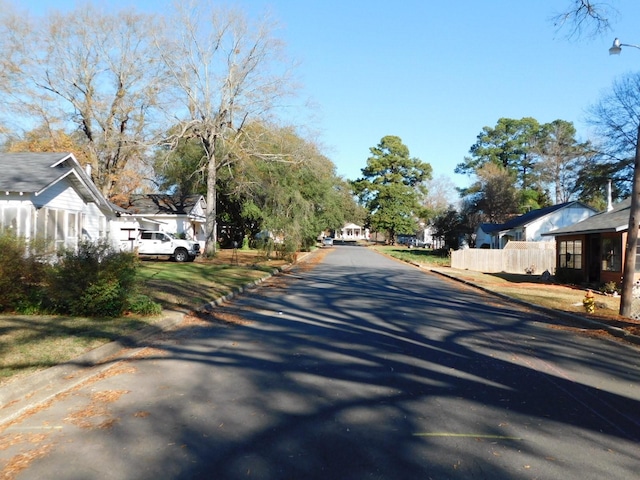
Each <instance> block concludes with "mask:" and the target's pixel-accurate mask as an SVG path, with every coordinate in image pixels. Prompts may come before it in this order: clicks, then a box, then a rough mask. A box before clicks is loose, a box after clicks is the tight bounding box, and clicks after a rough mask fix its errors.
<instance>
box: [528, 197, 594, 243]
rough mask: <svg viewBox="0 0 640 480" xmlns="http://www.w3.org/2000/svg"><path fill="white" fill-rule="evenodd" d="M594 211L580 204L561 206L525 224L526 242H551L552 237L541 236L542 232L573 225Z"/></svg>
mask: <svg viewBox="0 0 640 480" xmlns="http://www.w3.org/2000/svg"><path fill="white" fill-rule="evenodd" d="M594 213H595V212H594V211H593V210H590V209H588V208H584V207H582V206H580V205H573V206H571V207H566V208H562V209H560V210H558V211H556V212H553V213H551V214H549V215H547V216H545V217H544V218H540V219H538V220H536V221H535V222H532V223H531V224H529V225H527V238H526V241H528V242H540V241H542V242H552V241H554V237H552V236H544V237H543V236H542V234H543V233H547V232H550V231H552V230H555V229H557V228H562V227H568V226H570V225H574V224H576V223H578V222H581V221H582V220H585V219H587V218H589V217H590V216H591V215H593V214H594Z"/></svg>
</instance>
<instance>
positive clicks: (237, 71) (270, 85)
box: [157, 3, 292, 255]
mask: <svg viewBox="0 0 640 480" xmlns="http://www.w3.org/2000/svg"><path fill="white" fill-rule="evenodd" d="M177 11H178V13H177V14H176V16H175V17H174V20H175V23H174V28H173V29H172V30H173V31H172V35H174V36H173V37H171V38H158V40H157V41H158V46H159V47H160V53H161V56H162V59H163V61H164V62H165V64H166V66H167V67H168V68H169V70H170V71H171V75H172V77H173V82H174V83H175V88H174V90H173V92H172V93H173V94H174V95H175V98H176V100H177V102H179V103H178V104H179V109H178V110H177V111H176V110H171V113H173V114H174V118H173V123H174V125H175V128H174V130H173V135H172V137H171V138H170V139H169V140H170V141H171V144H172V145H174V146H175V145H177V144H178V142H179V141H180V140H184V139H188V138H194V139H197V140H198V141H199V142H200V143H201V144H202V148H203V151H204V155H203V158H202V162H201V165H200V168H201V169H202V170H203V172H204V173H206V179H207V212H206V231H207V245H206V251H205V253H206V255H215V252H216V241H217V222H216V211H217V209H216V199H217V193H216V180H217V172H218V170H219V169H220V168H223V167H225V166H227V165H229V163H230V162H233V161H234V155H233V154H232V152H233V151H234V149H233V145H234V144H237V143H238V140H239V138H240V136H241V135H242V134H243V133H244V127H245V126H246V125H247V123H248V121H250V120H255V119H262V120H264V119H266V118H267V117H268V114H269V113H270V112H272V111H273V109H274V108H275V107H276V106H277V104H276V102H277V101H278V99H281V98H283V97H284V96H285V95H287V94H289V93H290V91H289V90H288V88H289V87H290V86H292V83H291V81H290V79H291V77H290V71H289V70H288V69H287V68H279V67H281V66H284V63H280V61H281V59H282V57H281V55H282V53H283V51H284V49H283V44H282V42H280V41H279V40H278V39H277V38H276V37H275V36H274V29H275V26H274V25H273V24H271V23H269V21H268V20H263V21H261V22H258V23H251V22H250V21H249V20H248V18H247V17H246V16H245V15H244V14H242V13H241V12H240V11H237V10H228V9H222V8H219V7H215V6H214V5H213V4H212V3H211V4H204V3H203V4H200V5H195V4H190V3H187V4H183V5H178V6H177ZM176 35H177V36H176Z"/></svg>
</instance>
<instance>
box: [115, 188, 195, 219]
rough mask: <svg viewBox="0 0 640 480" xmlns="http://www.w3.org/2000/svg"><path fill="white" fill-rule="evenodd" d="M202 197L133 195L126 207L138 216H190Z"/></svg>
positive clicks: (129, 211)
mask: <svg viewBox="0 0 640 480" xmlns="http://www.w3.org/2000/svg"><path fill="white" fill-rule="evenodd" d="M201 197H202V196H201V195H185V196H178V195H167V194H159V193H158V194H149V195H132V196H131V198H130V199H129V205H128V206H126V207H124V208H125V210H126V211H127V212H128V213H131V214H138V215H189V214H191V213H192V211H193V209H194V207H195V206H196V205H197V204H198V201H199V200H200V198H201Z"/></svg>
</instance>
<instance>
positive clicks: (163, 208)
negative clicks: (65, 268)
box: [118, 193, 206, 249]
mask: <svg viewBox="0 0 640 480" xmlns="http://www.w3.org/2000/svg"><path fill="white" fill-rule="evenodd" d="M205 214H206V202H205V199H204V197H203V196H202V195H177V194H176V195H168V194H158V193H154V194H146V195H132V196H131V198H130V199H129V204H128V205H126V206H124V207H123V208H120V209H118V216H119V228H120V231H121V233H120V237H119V238H120V239H121V242H122V246H123V247H124V246H125V245H126V244H127V243H128V242H131V240H132V239H133V238H135V236H136V234H137V231H138V230H160V231H162V232H167V233H173V234H178V235H184V236H185V237H187V238H189V239H192V240H197V241H198V242H199V243H200V247H201V249H204V244H205V240H206V233H205Z"/></svg>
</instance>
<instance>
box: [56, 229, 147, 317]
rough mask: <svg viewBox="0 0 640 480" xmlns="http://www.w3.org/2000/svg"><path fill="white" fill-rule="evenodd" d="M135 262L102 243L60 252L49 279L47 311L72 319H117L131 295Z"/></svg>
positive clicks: (80, 245) (134, 256)
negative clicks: (104, 317)
mask: <svg viewBox="0 0 640 480" xmlns="http://www.w3.org/2000/svg"><path fill="white" fill-rule="evenodd" d="M137 261H138V260H137V257H136V255H135V254H134V253H131V252H119V251H116V250H115V249H114V248H113V247H112V246H111V245H109V244H108V243H107V241H105V240H100V241H97V242H81V243H80V244H79V246H78V250H77V251H72V250H65V251H63V252H62V254H61V256H60V259H59V261H58V262H57V263H56V264H55V265H54V267H53V271H52V274H51V275H50V281H49V285H48V291H47V293H48V301H49V304H50V306H51V308H52V309H53V310H54V311H55V312H57V313H62V314H70V315H76V316H106V317H115V316H118V315H121V314H122V313H123V312H124V311H125V309H126V307H127V305H128V297H129V296H130V295H132V294H133V293H134V287H135V280H136V279H135V275H136V268H137Z"/></svg>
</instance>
